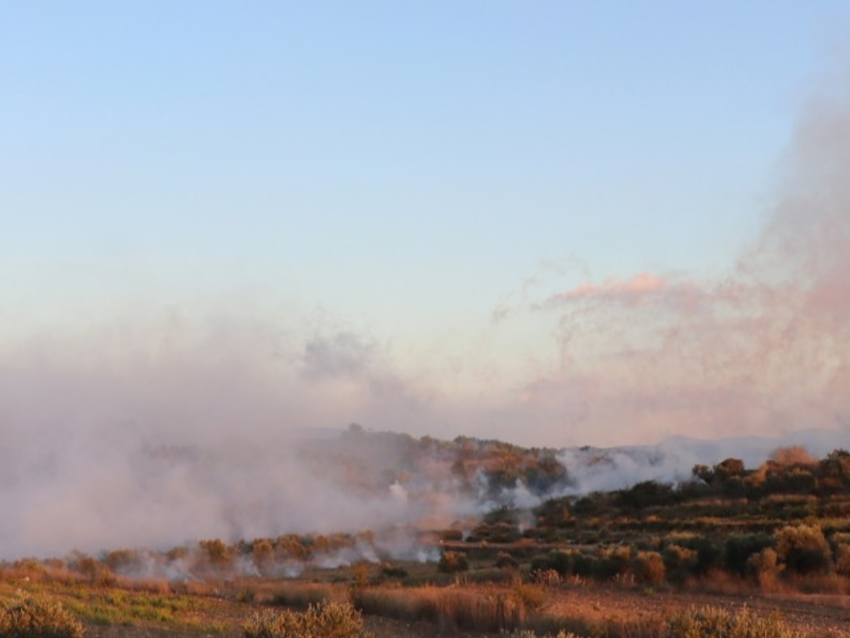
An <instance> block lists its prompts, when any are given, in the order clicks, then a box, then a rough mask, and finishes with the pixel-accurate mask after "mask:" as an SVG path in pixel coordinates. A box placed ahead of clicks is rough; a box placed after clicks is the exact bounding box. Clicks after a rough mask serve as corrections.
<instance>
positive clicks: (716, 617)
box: [663, 607, 802, 638]
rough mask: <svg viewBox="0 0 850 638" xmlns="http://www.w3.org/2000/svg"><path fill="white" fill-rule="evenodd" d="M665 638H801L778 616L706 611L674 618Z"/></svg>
mask: <svg viewBox="0 0 850 638" xmlns="http://www.w3.org/2000/svg"><path fill="white" fill-rule="evenodd" d="M663 638H802V635H801V634H800V633H799V632H797V631H795V630H793V629H791V628H789V627H788V626H787V625H785V624H784V623H783V622H782V621H781V619H780V618H779V617H778V616H756V615H754V614H752V613H751V612H750V611H749V610H748V609H743V610H739V611H737V612H735V613H732V612H729V611H726V610H724V609H718V608H716V607H705V608H702V609H695V610H690V611H686V612H679V613H677V614H675V615H674V616H673V617H672V618H671V619H670V621H669V623H668V625H667V629H666V631H665V633H664V636H663Z"/></svg>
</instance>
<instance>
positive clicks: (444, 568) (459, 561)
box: [437, 552, 469, 574]
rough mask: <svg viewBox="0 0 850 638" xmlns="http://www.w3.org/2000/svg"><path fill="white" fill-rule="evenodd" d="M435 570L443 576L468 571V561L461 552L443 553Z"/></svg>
mask: <svg viewBox="0 0 850 638" xmlns="http://www.w3.org/2000/svg"><path fill="white" fill-rule="evenodd" d="M437 570H438V571H440V572H443V573H444V574H454V573H457V572H465V571H469V561H468V560H467V558H466V554H464V553H463V552H443V555H442V556H440V562H439V563H437Z"/></svg>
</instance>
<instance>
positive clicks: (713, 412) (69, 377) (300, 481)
mask: <svg viewBox="0 0 850 638" xmlns="http://www.w3.org/2000/svg"><path fill="white" fill-rule="evenodd" d="M784 170H785V173H786V175H785V176H784V178H783V179H782V186H781V188H780V189H778V195H777V198H776V202H775V204H774V205H773V206H772V208H771V214H770V216H769V219H768V221H767V223H766V225H765V229H764V232H763V233H762V234H761V235H760V237H759V238H758V239H757V241H755V242H754V243H753V245H752V246H751V247H749V248H748V249H747V250H746V251H745V252H744V253H743V254H742V255H741V256H740V259H739V260H738V262H737V263H736V264H735V265H734V266H733V267H731V268H730V270H729V272H728V273H727V274H726V276H724V277H722V278H719V279H694V278H688V277H685V276H682V275H676V276H671V275H665V274H661V273H641V274H637V275H631V276H625V277H622V278H620V279H612V280H609V281H604V282H596V283H588V284H585V285H581V286H578V287H573V288H571V289H568V290H561V291H557V292H553V293H552V294H546V295H543V296H541V297H540V298H538V299H534V298H533V296H532V295H530V294H526V292H525V291H524V294H523V296H522V298H523V300H524V304H523V306H522V307H521V308H516V309H513V313H514V314H517V313H521V312H526V313H529V314H535V315H542V316H545V317H547V318H551V319H552V320H553V321H554V326H555V327H554V332H555V335H556V342H557V344H556V345H557V347H558V348H559V350H560V364H559V366H558V367H557V369H556V370H554V371H552V370H549V371H546V372H542V373H541V374H540V375H539V376H538V377H537V378H536V379H534V381H532V382H529V383H527V384H526V385H525V387H524V388H523V390H522V391H521V392H520V393H518V395H517V400H516V401H515V402H513V403H512V404H511V405H509V406H505V405H495V406H494V405H487V406H483V409H482V410H480V413H477V412H476V409H477V408H471V407H469V406H461V407H457V408H456V409H455V408H452V407H451V406H447V405H446V404H445V401H443V402H442V403H440V402H438V401H436V400H435V399H434V396H433V394H432V393H429V392H427V391H425V390H423V389H421V388H418V387H416V386H415V384H411V383H409V382H406V381H405V379H404V378H403V377H402V375H400V374H398V373H396V372H394V371H393V370H392V367H391V366H390V365H388V364H387V363H386V362H385V361H382V359H381V348H380V346H379V344H377V343H375V342H374V341H373V340H370V339H364V338H361V337H357V336H356V335H354V334H352V333H350V332H346V331H338V332H333V333H330V334H314V335H311V336H309V337H308V338H306V339H303V340H301V341H293V340H289V341H287V340H285V339H284V340H283V342H282V343H281V342H279V340H278V338H277V337H273V338H270V337H269V332H268V331H263V330H259V331H257V332H254V331H242V332H238V334H235V333H234V332H233V331H224V332H222V331H219V330H213V331H209V332H208V334H207V336H206V337H205V338H203V339H201V340H198V339H195V340H191V341H187V340H185V339H183V340H181V339H180V338H179V335H178V337H175V336H174V335H168V337H169V338H168V339H164V338H162V335H161V334H159V333H157V334H156V335H154V336H152V337H151V338H149V339H139V338H136V337H134V338H133V339H131V340H130V341H131V342H132V343H133V344H134V345H133V348H129V347H127V348H120V347H118V348H115V349H113V350H109V349H105V348H104V347H102V340H103V339H107V340H109V339H113V340H115V341H116V342H120V338H121V335H120V334H118V335H116V334H111V335H101V336H99V337H98V339H92V340H80V341H79V342H77V343H70V342H67V341H63V342H61V343H58V342H56V341H55V340H51V339H49V338H47V337H45V336H43V335H42V336H41V337H40V338H39V340H37V341H34V342H30V343H26V344H23V345H19V346H17V347H15V348H11V347H7V348H6V349H5V351H4V352H3V353H2V358H1V359H0V436H2V446H0V504H2V520H0V557H3V558H14V557H20V556H25V555H36V556H45V555H59V554H63V553H66V552H69V551H71V550H74V549H77V550H82V551H86V552H97V551H100V550H102V549H108V548H115V547H125V546H130V547H152V548H163V547H170V546H174V545H177V544H180V543H184V542H189V541H195V540H198V539H202V538H223V539H226V540H228V541H233V540H236V539H239V538H255V537H263V536H275V535H278V534H282V533H287V532H293V533H302V532H319V533H330V532H335V531H357V530H364V529H370V528H375V527H390V528H391V527H392V526H394V525H408V524H421V525H425V524H431V525H440V524H446V523H450V522H451V521H452V520H454V519H456V518H458V517H463V516H466V515H469V514H470V513H474V512H476V511H480V508H481V507H482V506H483V505H482V504H484V503H486V502H488V500H487V499H492V495H488V496H487V497H486V498H484V497H483V496H482V495H481V494H474V498H471V499H470V498H469V497H468V496H467V495H462V494H461V493H460V491H459V490H458V489H457V486H456V485H455V484H454V483H453V482H452V480H451V477H446V476H445V475H444V474H440V472H439V471H435V472H434V473H431V474H429V473H427V472H426V473H424V474H421V475H417V476H410V477H401V478H400V477H399V476H394V477H393V480H387V481H386V486H385V489H383V490H376V489H375V486H374V485H372V486H370V488H369V489H362V486H358V485H357V484H356V483H352V482H351V481H350V480H349V479H350V478H351V477H350V476H348V475H346V474H345V471H344V470H345V468H347V467H350V465H347V464H346V463H337V464H333V463H326V462H321V461H320V460H319V457H318V456H315V455H311V453H310V450H315V446H316V445H317V444H321V441H322V440H323V437H322V435H321V433H318V434H317V433H316V432H315V431H311V433H310V434H309V435H305V428H309V426H313V425H315V424H317V423H319V424H333V425H335V426H336V425H341V424H345V423H347V422H349V421H350V420H352V419H354V418H358V419H362V420H363V421H364V422H366V423H368V424H369V425H370V426H373V427H375V428H376V429H391V428H393V427H394V426H395V427H403V428H405V429H406V430H407V431H429V429H432V428H434V427H436V426H437V425H438V424H439V426H440V428H442V429H443V431H445V429H446V423H445V422H446V421H447V420H448V421H451V422H452V423H456V424H457V429H458V430H460V429H461V428H463V429H465V431H466V432H470V433H478V434H485V433H487V432H488V431H490V432H492V430H488V428H490V427H491V426H493V425H494V424H495V425H498V424H499V423H500V422H501V423H505V422H509V423H510V424H511V425H510V427H512V428H516V427H517V424H521V425H522V428H523V430H525V431H529V430H535V429H541V430H546V431H547V432H548V433H549V438H557V439H558V440H563V441H565V442H569V443H573V444H577V445H578V444H581V443H583V442H584V441H582V440H581V439H582V438H584V437H589V436H590V435H591V434H594V435H596V436H597V441H599V440H600V439H601V438H604V437H602V436H601V435H600V433H608V434H607V437H608V442H610V443H614V442H616V441H623V442H630V443H634V442H638V441H640V440H646V439H648V438H649V439H653V438H654V439H661V438H664V437H667V436H669V435H672V434H687V433H689V432H690V433H705V432H711V433H712V434H713V435H714V436H729V435H733V434H738V433H741V432H748V433H757V434H762V435H788V433H790V432H794V431H798V430H801V429H816V428H817V429H820V430H823V431H832V432H838V433H844V434H846V433H847V432H848V429H849V428H850V277H848V273H850V107H848V102H847V99H846V97H842V98H840V99H835V98H833V99H831V100H829V101H821V102H816V103H813V104H812V105H811V106H810V108H809V109H808V111H807V112H806V114H805V116H804V118H803V119H802V121H801V123H800V125H799V127H798V129H797V132H796V134H795V137H794V139H793V140H792V143H791V150H790V154H789V157H788V159H787V163H786V167H785V169H784ZM509 314H510V313H509V311H508V309H505V308H500V310H499V316H500V318H501V320H503V321H504V320H509V317H508V319H505V317H506V316H508V315H509ZM140 344H142V345H140ZM134 348H135V349H134ZM107 351H109V352H116V351H119V352H122V354H121V355H114V354H112V355H106V354H103V353H104V352H107ZM328 397H333V401H332V402H331V401H329V400H328ZM444 407H445V408H446V413H447V414H450V415H453V416H452V417H451V418H449V417H443V416H440V414H441V409H442V408H444ZM354 415H359V416H354ZM459 418H460V419H461V420H459ZM506 431H511V430H506ZM514 431H515V430H514ZM335 436H336V435H335ZM576 438H578V439H579V440H571V439H576ZM786 440H787V438H786ZM305 441H306V442H307V443H305ZM317 441H318V442H319V443H317ZM797 442H801V443H806V441H805V440H801V441H797ZM701 445H702V444H701ZM751 447H752V450H756V449H758V448H759V446H758V445H757V444H755V443H753V444H752V446H751ZM769 447H770V444H766V445H765V446H764V450H763V451H764V453H766V452H767V450H768V449H769ZM694 449H699V450H702V451H705V449H706V448H705V447H701V448H700V447H698V446H697V447H694V446H691V447H690V448H688V446H687V445H685V444H683V443H682V442H681V441H680V442H679V443H678V444H676V445H675V446H673V447H668V448H666V449H665V448H661V451H660V452H659V451H655V452H653V451H646V450H643V451H638V452H635V451H632V452H624V451H620V452H615V453H610V454H609V455H608V456H607V457H606V458H607V461H605V462H604V463H602V464H600V463H599V462H598V458H596V457H593V458H596V460H595V461H594V460H593V458H591V456H588V455H589V454H590V452H588V451H586V450H585V451H576V450H564V451H563V452H562V453H561V456H560V458H561V459H562V461H563V462H564V463H565V464H566V465H567V467H568V470H569V471H570V472H571V475H572V478H573V483H572V484H571V486H570V488H569V489H571V490H573V491H581V490H594V489H612V488H617V487H623V486H625V485H627V484H628V483H629V482H633V481H638V480H648V479H657V480H675V479H677V478H681V476H682V474H683V473H684V474H686V473H687V472H688V471H689V469H690V467H691V466H692V465H693V464H694V463H696V462H708V463H711V462H715V461H718V460H720V458H717V457H716V456H715V458H711V457H708V458H706V457H700V456H699V455H698V454H696V453H694V452H693V450H694ZM813 451H815V452H816V453H822V452H824V451H825V450H824V449H823V448H822V446H821V447H819V448H818V449H815V450H813ZM361 452H362V450H361ZM348 453H349V452H346V454H348ZM712 453H713V454H715V455H719V454H723V453H725V451H724V452H720V451H719V449H718V450H715V451H714V452H712ZM395 454H396V451H395V450H394V449H393V448H392V446H385V447H380V446H379V447H377V448H374V449H370V450H369V454H368V455H365V456H363V457H362V459H361V461H362V464H363V465H364V466H370V465H371V467H372V469H376V470H378V471H381V470H387V471H390V472H393V471H396V470H398V469H399V468H403V467H404V459H400V458H397V456H396V455H395ZM752 454H753V457H755V456H756V452H752ZM738 456H740V455H738ZM358 458H360V457H358ZM721 458H722V457H721ZM348 460H349V461H350V458H348ZM749 460H750V461H752V460H753V458H752V457H751V458H750V459H749ZM591 461H593V462H591ZM440 467H442V466H440ZM483 491H486V489H485V490H483ZM562 492H563V490H562ZM426 495H428V496H427V497H426ZM479 497H481V498H479ZM505 498H507V499H508V500H510V499H513V500H514V501H515V502H518V503H520V504H525V505H532V504H534V502H535V499H537V498H540V496H539V495H536V496H535V495H530V493H529V492H528V490H527V487H526V486H522V485H516V486H515V487H514V491H513V493H512V494H508V495H506V497H505ZM399 547H400V549H398V552H409V551H413V550H411V547H410V546H409V545H407V544H405V543H400V544H399Z"/></svg>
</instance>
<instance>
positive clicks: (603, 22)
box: [0, 3, 850, 556]
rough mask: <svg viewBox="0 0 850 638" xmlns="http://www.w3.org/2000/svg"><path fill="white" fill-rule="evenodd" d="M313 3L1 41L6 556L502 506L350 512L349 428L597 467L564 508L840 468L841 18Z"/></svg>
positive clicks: (6, 23) (848, 149) (848, 179)
mask: <svg viewBox="0 0 850 638" xmlns="http://www.w3.org/2000/svg"><path fill="white" fill-rule="evenodd" d="M84 4H85V3H84ZM827 4H829V3H824V5H823V6H826V5H827ZM334 6H335V10H334V11H329V12H324V11H320V10H315V9H310V8H306V7H305V8H294V7H288V8H283V7H277V6H274V7H272V6H269V7H252V8H250V9H244V8H241V7H240V8H236V6H235V5H234V6H233V7H227V6H225V5H216V6H209V7H204V8H199V7H195V6H192V7H189V6H188V5H186V6H170V5H169V6H166V5H165V3H151V4H149V5H144V6H143V5H139V6H135V7H129V8H120V7H118V6H117V5H116V6H115V7H111V8H107V7H98V8H97V11H94V12H93V13H92V15H94V14H95V13H96V14H97V16H96V17H97V19H96V20H90V19H89V17H90V16H89V13H88V12H86V11H78V10H77V9H76V8H70V7H69V8H59V7H55V8H53V9H51V10H50V11H45V12H42V11H41V10H40V9H35V8H31V7H29V6H27V5H20V6H15V7H14V8H7V9H6V10H5V11H6V13H4V14H3V16H0V77H4V78H6V82H7V87H8V89H7V92H8V94H9V95H10V96H13V98H10V99H8V100H4V101H3V104H0V122H2V123H0V146H2V147H3V149H4V151H3V152H2V154H0V175H2V177H0V180H2V182H0V216H2V221H3V232H2V233H0V290H2V291H3V292H2V297H0V508H2V509H0V513H1V514H2V516H0V518H1V519H2V521H0V552H2V553H3V555H5V556H19V555H23V554H29V553H36V554H44V553H52V552H63V551H69V550H71V549H74V548H77V549H83V550H90V551H93V550H98V549H100V548H102V547H104V546H115V545H141V546H145V545H157V546H161V545H163V544H173V543H179V542H182V541H183V540H186V539H197V538H204V537H215V536H222V537H228V538H236V537H240V536H260V535H269V534H271V535H273V534H278V533H283V532H286V531H310V530H323V531H337V530H355V529H359V528H362V527H369V526H371V525H372V524H374V523H375V522H376V521H378V522H386V523H387V524H390V523H395V522H409V521H411V520H413V519H418V518H420V517H426V516H428V517H438V518H452V517H455V516H460V515H463V514H464V513H466V512H468V511H474V510H476V508H480V507H482V506H483V503H485V502H486V501H487V499H486V498H481V499H479V498H478V497H477V496H476V498H473V499H471V500H470V499H468V498H466V497H464V498H459V497H458V494H457V491H456V490H455V487H456V486H454V485H452V484H451V481H449V482H447V483H445V484H440V485H439V486H438V487H436V488H435V485H437V484H436V483H430V482H428V480H426V478H428V479H429V480H430V479H431V478H434V479H435V480H436V478H435V477H436V476H437V475H436V474H435V475H434V476H431V475H430V474H428V473H427V472H426V473H425V474H423V478H422V481H423V485H424V486H425V487H422V488H421V489H420V491H421V492H425V491H427V489H432V488H434V490H433V491H434V493H435V495H436V496H435V499H436V500H435V501H434V502H430V503H427V506H426V505H422V501H418V500H415V499H409V500H408V499H406V497H405V490H408V489H413V490H416V489H419V488H417V486H416V485H415V484H411V485H408V484H407V483H405V482H404V481H399V483H398V486H397V487H395V488H393V489H390V488H391V487H392V486H393V485H395V484H394V483H392V482H390V483H388V484H386V485H384V486H383V487H384V488H385V489H384V490H383V492H376V491H375V490H374V489H370V490H367V491H366V492H362V493H357V494H356V498H354V497H353V496H352V493H351V492H350V490H349V489H347V488H346V489H341V488H340V485H344V484H345V480H344V478H343V477H339V476H334V475H333V474H332V473H331V472H330V469H329V468H330V466H327V465H319V466H313V465H311V461H310V457H305V456H304V455H303V448H302V447H301V445H302V442H303V439H304V437H303V436H302V434H301V433H302V432H303V431H304V429H305V428H306V429H309V428H314V427H315V428H320V429H322V431H325V430H326V429H328V428H331V429H333V428H336V427H338V426H339V425H340V424H344V423H349V422H351V421H356V422H359V423H363V424H365V425H366V426H368V427H369V428H371V429H373V430H375V431H385V430H386V431H394V432H400V433H402V434H407V435H411V436H413V437H415V438H417V439H418V438H419V437H422V436H426V435H428V436H433V437H437V438H440V439H449V440H451V439H454V438H455V437H456V436H458V435H460V436H468V437H477V438H480V439H500V440H504V441H507V442H510V443H515V444H518V445H522V446H525V447H531V446H549V447H551V448H554V449H556V450H559V452H558V454H559V455H561V456H562V457H563V458H564V459H565V464H567V465H569V466H570V467H571V468H572V467H573V466H576V467H579V468H580V467H582V454H584V453H583V452H582V451H581V450H580V449H578V448H581V446H596V447H614V446H616V447H617V448H618V450H617V451H614V452H611V453H610V454H611V455H612V458H613V459H614V466H613V467H616V468H617V471H616V472H613V471H606V473H605V474H604V475H601V474H593V472H592V471H591V470H590V469H588V472H587V473H585V474H582V473H581V472H580V471H576V475H575V477H574V478H575V483H574V484H572V486H563V485H561V486H558V487H557V488H556V489H595V488H596V487H602V486H608V481H609V480H613V482H614V483H616V481H619V480H620V479H622V480H623V481H626V482H627V481H632V480H643V479H646V478H668V477H669V478H675V477H676V476H679V475H680V474H681V473H683V472H684V473H687V472H689V470H690V467H691V466H692V465H693V464H694V463H700V462H701V463H705V462H707V463H710V462H712V461H716V460H719V459H720V458H722V457H725V456H732V455H734V456H738V457H742V458H745V459H746V460H747V461H748V462H757V461H758V460H759V459H760V458H763V456H764V455H766V454H767V453H768V452H769V451H770V449H772V448H773V447H777V446H779V445H787V444H800V445H804V446H807V447H809V448H810V449H811V450H812V452H814V453H816V454H823V453H825V452H826V451H828V450H829V449H832V448H834V447H843V446H842V445H841V441H843V440H850V277H848V276H847V275H848V273H850V74H848V72H847V70H846V68H841V65H840V59H845V58H846V56H845V58H842V57H841V56H842V55H843V54H841V53H838V54H836V55H833V54H832V53H830V55H826V54H825V53H824V52H823V50H822V49H818V47H822V46H823V45H822V41H823V39H824V38H825V37H826V36H825V35H824V34H825V33H828V32H829V28H828V27H829V25H844V24H850V15H848V14H847V11H846V7H842V6H841V5H840V4H839V5H836V6H832V5H830V6H831V9H830V10H827V9H825V8H822V7H821V4H820V3H818V7H816V8H804V7H803V4H802V3H801V5H800V7H794V6H788V7H783V8H781V9H777V8H775V7H774V6H773V4H772V3H765V4H762V5H758V3H756V4H754V5H750V4H749V3H748V5H747V7H741V8H736V9H735V11H738V12H739V13H736V14H735V17H734V19H730V17H729V15H730V14H729V11H730V10H731V9H730V7H720V8H716V7H714V6H712V7H708V6H706V7H702V8H696V7H689V8H686V7H681V8H677V9H675V10H673V9H671V8H670V7H664V8H663V9H662V8H659V7H654V8H653V9H651V10H649V9H643V8H641V9H639V10H636V9H632V8H629V7H619V8H618V9H617V11H614V13H615V14H617V15H616V16H614V17H612V15H609V12H608V11H607V10H606V9H601V8H598V7H596V6H595V5H594V6H586V7H579V6H578V5H576V6H572V5H563V6H561V3H552V4H549V5H545V3H544V5H541V6H540V7H537V8H536V9H534V10H531V9H528V8H527V7H524V6H523V7H519V6H518V5H517V6H516V7H511V6H509V5H501V4H500V5H499V6H498V7H497V8H490V7H488V12H483V10H482V12H481V13H479V10H480V9H481V7H478V9H472V8H470V7H466V8H463V9H459V8H457V7H456V6H454V5H448V4H443V5H440V4H439V3H437V4H436V5H433V6H432V5H428V6H427V7H426V6H422V7H416V8H413V7H410V8H406V9H402V8H397V9H395V8H394V9H388V8H386V7H384V6H383V5H375V4H368V3H367V6H365V7H364V8H363V9H362V11H361V10H354V9H352V8H351V7H349V6H348V5H346V4H345V3H339V4H337V5H334ZM75 7H76V5H75ZM754 7H755V8H754ZM52 11H55V13H54V12H52ZM161 12H166V13H167V15H168V16H169V19H163V18H162V13H161ZM618 12H619V13H618ZM811 12H814V13H811ZM484 13H486V15H484ZM337 15H339V16H341V19H339V20H337V19H336V18H335V17H334V18H332V17H331V16H337ZM449 16H451V19H450V18H449ZM455 19H457V21H455ZM671 21H672V22H671ZM671 24H674V25H676V26H675V28H673V27H671V26H670V25H671ZM730 25H734V28H732V27H730ZM774 27H775V28H774ZM845 31H846V30H841V29H838V33H839V37H838V38H837V41H838V42H839V44H841V43H843V42H844V39H843V38H844V36H845ZM473 32H474V33H476V34H477V35H478V38H477V40H476V42H474V43H473V42H472V41H471V40H470V38H469V34H470V33H473ZM565 33H569V34H570V37H565ZM721 43H722V46H721ZM473 45H474V46H473ZM602 52H604V53H605V54H604V55H602ZM636 53H640V55H637V54H636ZM836 60H838V61H836ZM827 64H835V65H836V66H838V67H839V68H838V69H836V68H832V67H830V68H826V69H825V70H824V68H823V67H824V66H826V65H827ZM633 65H634V66H633ZM789 105H795V106H799V112H798V113H797V114H796V115H794V116H789V114H788V113H787V112H784V111H783V109H785V111H789V110H792V109H791V108H790V106H789ZM795 110H796V109H795ZM732 437H739V438H734V439H733V438H732ZM759 437H761V438H759ZM307 438H308V439H310V440H314V437H307ZM724 441H725V442H724ZM730 441H731V443H728V442H730ZM655 445H658V446H659V447H658V448H654V447H643V446H655ZM627 446H628V449H626V448H627ZM730 448H731V449H730ZM577 449H578V451H577ZM387 453H388V454H389V452H387ZM390 456H391V455H390ZM349 460H350V459H349ZM567 460H570V462H569V463H568V462H567ZM364 464H366V465H371V466H372V469H377V470H382V469H387V470H390V471H397V470H399V469H400V468H398V467H395V466H393V464H392V463H389V461H388V460H387V458H384V457H381V456H380V455H376V456H375V457H370V459H369V460H368V463H367V462H366V461H364ZM402 465H403V463H402ZM341 467H344V464H343V465H341ZM609 470H610V468H609ZM571 471H572V470H571ZM656 473H658V474H659V476H656ZM414 483H415V482H414ZM526 487H527V486H526ZM402 488H403V489H402ZM483 489H485V491H486V490H487V489H489V488H487V487H485V488H483ZM511 489H515V490H516V494H515V495H514V496H515V497H516V498H525V496H527V495H525V493H524V492H523V490H524V489H526V488H524V487H522V486H518V485H515V486H513V487H512V488H511ZM553 489H555V488H553ZM490 496H492V495H490ZM532 496H533V495H532ZM533 497H534V498H536V497H537V496H533ZM488 498H489V496H488ZM529 498H531V497H529Z"/></svg>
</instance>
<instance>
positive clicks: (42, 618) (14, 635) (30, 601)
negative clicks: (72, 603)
mask: <svg viewBox="0 0 850 638" xmlns="http://www.w3.org/2000/svg"><path fill="white" fill-rule="evenodd" d="M84 634H85V630H84V629H83V625H82V624H81V623H80V621H78V620H77V619H76V618H74V616H72V615H71V614H70V613H69V612H67V611H66V610H65V608H64V607H62V605H61V604H60V603H59V602H58V601H54V600H48V599H46V598H39V597H35V596H27V595H23V594H19V595H18V596H17V597H15V598H14V599H13V600H12V601H11V602H8V603H4V604H3V606H2V609H0V638H82V637H83V635H84Z"/></svg>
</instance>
